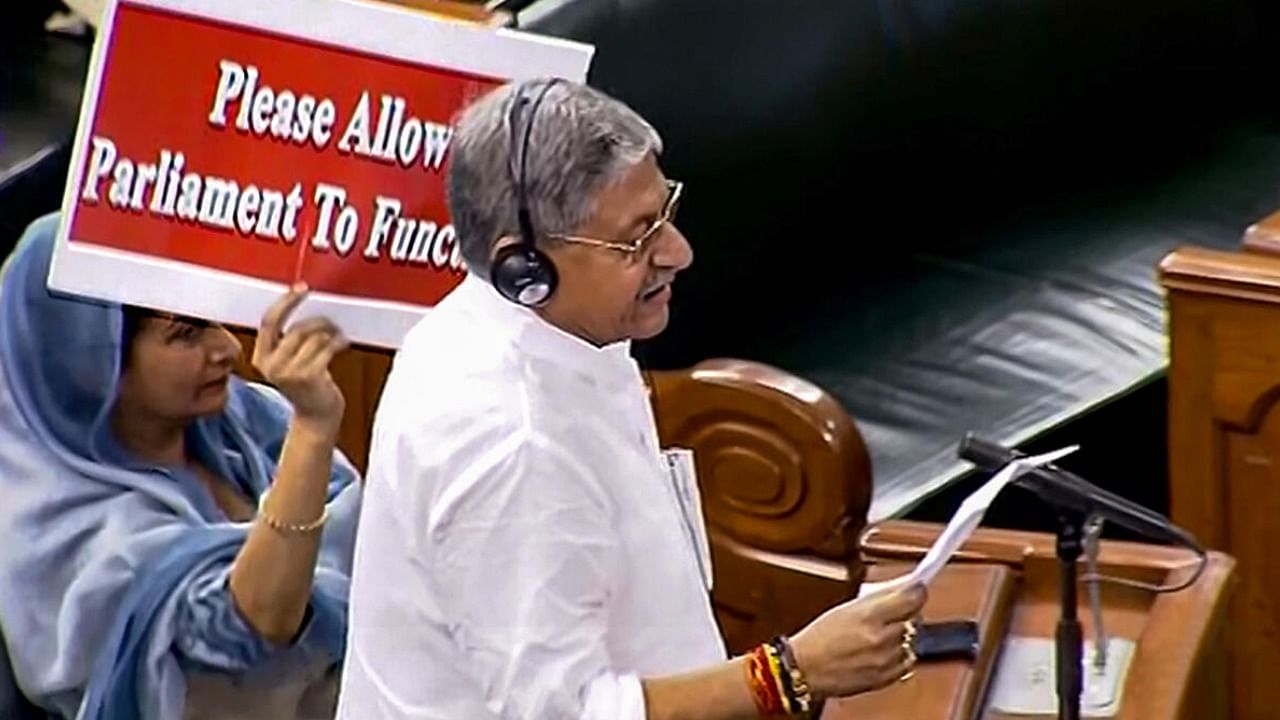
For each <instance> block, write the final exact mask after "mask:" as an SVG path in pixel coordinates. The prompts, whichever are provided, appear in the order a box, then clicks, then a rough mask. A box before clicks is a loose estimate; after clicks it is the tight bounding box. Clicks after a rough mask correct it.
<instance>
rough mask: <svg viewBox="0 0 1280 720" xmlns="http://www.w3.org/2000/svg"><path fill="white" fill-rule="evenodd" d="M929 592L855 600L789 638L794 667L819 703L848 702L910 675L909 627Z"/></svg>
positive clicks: (902, 590)
mask: <svg viewBox="0 0 1280 720" xmlns="http://www.w3.org/2000/svg"><path fill="white" fill-rule="evenodd" d="M926 597H927V593H926V592H925V589H924V587H923V586H920V585H913V586H910V587H906V588H900V589H896V590H887V591H885V592H880V593H876V594H875V595H871V596H869V597H865V598H860V599H857V600H851V601H849V602H847V603H845V604H843V605H837V606H836V607H834V608H832V609H830V610H828V611H827V612H826V613H823V615H822V616H821V617H819V618H818V619H817V620H814V621H813V622H812V623H810V624H809V626H808V627H806V628H805V629H804V630H802V631H800V633H799V634H797V635H796V636H795V637H794V638H792V639H791V647H792V650H793V651H794V652H795V657H796V665H798V666H799V669H800V671H801V672H803V673H804V675H805V679H806V680H807V681H808V683H809V687H810V689H811V690H812V691H813V693H814V695H815V696H816V697H818V698H830V697H846V696H849V695H855V694H857V693H860V692H865V691H867V690H875V689H877V688H881V687H884V686H886V685H889V684H890V683H893V682H894V681H896V680H898V679H899V678H901V677H902V676H903V675H904V674H906V673H907V672H909V671H910V670H911V666H912V663H913V662H914V658H913V657H911V656H910V654H909V653H907V652H906V651H905V650H904V649H903V640H904V637H905V635H906V622H907V621H908V620H910V619H912V618H914V617H916V616H917V615H918V614H919V612H920V609H921V608H922V607H924V602H925V598H926Z"/></svg>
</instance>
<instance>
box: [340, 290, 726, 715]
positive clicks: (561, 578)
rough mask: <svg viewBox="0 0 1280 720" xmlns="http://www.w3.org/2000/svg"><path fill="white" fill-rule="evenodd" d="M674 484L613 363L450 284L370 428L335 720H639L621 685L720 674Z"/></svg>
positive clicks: (635, 389)
mask: <svg viewBox="0 0 1280 720" xmlns="http://www.w3.org/2000/svg"><path fill="white" fill-rule="evenodd" d="M673 477H674V476H673V474H672V473H670V472H669V471H668V465H667V463H666V461H665V460H664V458H663V455H662V453H661V452H660V450H659V448H658V438H657V433H656V431H655V428H654V423H653V416H652V414H651V411H650V409H649V404H648V400H647V394H646V391H645V388H644V385H643V382H642V379H641V376H640V373H639V370H638V368H637V367H636V365H635V362H634V361H633V360H632V359H631V358H630V356H629V347H628V346H627V344H625V343H620V344H617V345H613V346H610V347H607V348H604V349H597V348H595V347H594V346H591V345H589V344H587V343H585V342H583V341H581V340H579V339H578V338H576V337H573V336H571V335H569V334H567V333H564V332H562V331H560V330H558V329H556V328H555V327H553V326H551V325H549V324H547V323H545V322H543V321H542V320H541V319H540V318H538V317H537V316H536V315H535V314H534V313H532V312H530V311H528V310H525V309H523V308H520V307H517V306H515V305H513V304H511V303H509V302H507V301H506V300H504V299H503V298H501V297H500V296H499V295H498V294H497V293H496V291H494V290H493V288H492V287H490V286H489V285H488V284H487V283H485V282H484V281H482V280H479V279H477V278H474V277H468V278H467V279H466V280H465V281H464V282H463V283H462V285H461V286H460V287H459V288H458V289H457V290H455V291H454V292H453V293H452V294H451V295H450V296H449V297H448V298H446V299H445V300H444V301H443V302H442V303H440V305H439V306H437V307H436V308H435V309H434V310H433V311H431V312H430V313H429V314H428V315H427V316H426V317H425V318H424V319H423V320H422V321H421V322H420V323H419V324H418V325H417V326H416V327H415V328H414V329H413V331H411V332H410V334H409V335H408V337H407V338H406V340H405V343H404V345H403V347H402V348H401V350H400V353H399V354H398V355H397V357H396V361H395V366H394V368H393V370H392V372H391V376H390V379H389V380H388V382H387V386H386V390H385V391H384V393H383V399H382V402H381V405H380V407H379V409H378V415H377V419H376V421H375V424H374V438H373V448H372V451H371V456H370V468H369V474H368V480H367V484H366V487H365V496H364V506H363V510H362V515H361V519H360V533H359V538H358V540H357V543H356V554H355V572H354V578H353V585H352V594H351V625H350V627H351V630H350V642H349V647H348V651H347V661H346V666H345V668H344V675H343V682H342V695H341V700H340V704H339V713H338V714H339V717H340V718H344V719H346V720H374V719H383V718H432V719H436V718H438V719H440V720H444V719H445V718H448V719H449V720H457V719H460V718H466V719H467V720H486V719H489V718H504V719H513V718H521V719H528V720H557V719H559V718H572V719H574V720H578V719H582V720H587V719H591V720H597V719H598V720H643V718H644V717H645V710H644V699H643V695H642V693H641V689H640V682H639V679H640V678H642V677H651V676H661V675H667V674H672V673H679V672H684V671H688V670H693V669H697V668H702V667H706V666H708V665H711V664H713V663H716V662H721V661H723V660H724V659H725V649H724V644H723V641H722V639H721V638H720V634H719V631H718V629H717V627H716V624H715V620H714V616H713V614H712V610H711V605H710V601H709V598H708V593H707V587H706V585H705V584H704V582H705V579H704V574H705V573H708V572H709V568H708V567H705V565H706V560H705V557H706V547H705V542H706V540H705V532H704V528H702V527H701V526H700V525H699V523H700V522H701V521H700V518H699V513H698V512H697V511H696V504H697V495H696V487H691V486H690V483H691V481H690V482H689V483H684V484H683V485H682V483H681V482H680V481H679V480H676V479H673ZM691 500H692V502H690V501H691ZM691 504H692V505H694V506H695V509H694V510H693V511H691V510H690V507H689V506H690V505H691ZM691 529H694V531H691Z"/></svg>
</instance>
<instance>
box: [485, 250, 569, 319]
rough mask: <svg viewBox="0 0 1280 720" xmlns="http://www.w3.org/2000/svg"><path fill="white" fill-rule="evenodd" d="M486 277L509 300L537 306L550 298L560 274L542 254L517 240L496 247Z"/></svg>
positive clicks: (518, 303)
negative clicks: (516, 241)
mask: <svg viewBox="0 0 1280 720" xmlns="http://www.w3.org/2000/svg"><path fill="white" fill-rule="evenodd" d="M489 280H490V282H492V283H493V287H494V288H496V289H497V291H498V292H499V293H500V294H501V295H502V296H503V297H505V298H506V299H508V300H510V301H511V302H513V303H516V304H517V305H523V306H525V307H538V306H540V305H543V304H545V303H546V302H547V301H548V300H550V299H551V295H552V294H553V293H554V292H555V291H556V284H557V283H558V282H559V280H560V276H559V274H558V273H557V272H556V266H555V264H554V263H552V262H551V258H549V257H547V254H546V253H544V252H542V251H541V250H539V249H537V248H536V247H529V246H528V245H525V244H523V243H517V244H513V245H508V246H506V247H504V248H502V249H500V250H498V253H497V255H496V256H494V258H493V265H492V266H491V267H490V269H489Z"/></svg>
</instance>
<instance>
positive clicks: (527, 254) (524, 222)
mask: <svg viewBox="0 0 1280 720" xmlns="http://www.w3.org/2000/svg"><path fill="white" fill-rule="evenodd" d="M560 82H562V81H561V80H560V79H558V78H555V79H551V80H548V81H546V82H545V84H543V86H542V89H541V90H539V91H538V94H537V96H536V97H535V98H534V99H533V100H532V102H530V99H529V97H528V95H527V94H526V92H525V91H526V89H527V84H526V83H521V84H520V85H519V86H518V87H517V88H516V89H515V96H514V97H513V98H512V99H511V111H510V113H509V114H508V115H507V126H508V128H509V130H510V132H511V137H510V159H509V160H508V163H507V165H508V168H509V170H510V172H511V183H512V185H514V186H515V192H516V222H517V223H518V225H519V228H520V238H519V240H520V241H519V242H517V243H512V244H510V245H507V246H506V247H504V248H502V249H500V250H498V252H497V254H496V255H495V256H494V258H493V263H492V265H491V266H490V267H489V281H490V282H491V283H492V284H493V287H494V288H496V289H497V290H498V292H499V293H501V294H502V296H503V297H505V298H506V299H508V300H510V301H511V302H513V303H516V304H518V305H523V306H525V307H538V306H540V305H543V304H544V303H546V302H547V301H548V300H550V299H551V295H552V294H553V293H554V292H555V291H556V285H557V283H558V282H559V279H560V276H559V273H557V272H556V266H555V263H553V262H551V258H550V257H548V256H547V254H546V253H544V252H542V251H541V250H539V249H538V247H537V245H536V241H537V234H536V232H535V231H534V227H533V215H532V213H531V212H530V211H529V190H528V187H526V185H525V160H526V158H527V156H528V155H529V138H530V136H532V135H533V121H534V119H535V118H537V116H538V107H539V106H541V105H542V101H543V99H545V98H546V97H547V93H548V92H549V91H550V90H551V88H553V87H555V86H556V85H557V84H559V83H560ZM525 106H528V108H529V109H528V111H527V112H525V111H524V110H525ZM522 120H523V122H521V121H522ZM522 126H523V127H522ZM522 130H523V132H522ZM517 141H519V142H518V144H519V147H520V153H519V155H518V156H517V155H516V147H517Z"/></svg>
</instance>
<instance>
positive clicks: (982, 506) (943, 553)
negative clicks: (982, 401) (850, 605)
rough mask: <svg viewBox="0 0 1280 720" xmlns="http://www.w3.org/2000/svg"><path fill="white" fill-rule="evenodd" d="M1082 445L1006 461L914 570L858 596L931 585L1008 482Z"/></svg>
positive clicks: (868, 585) (870, 585)
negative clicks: (908, 586)
mask: <svg viewBox="0 0 1280 720" xmlns="http://www.w3.org/2000/svg"><path fill="white" fill-rule="evenodd" d="M1079 448H1080V446H1079V445H1072V446H1071V447H1065V448H1062V449H1061V450H1054V451H1053V452H1048V453H1044V454H1043V455H1032V456H1030V457H1025V458H1019V459H1017V460H1014V461H1013V462H1011V463H1009V464H1008V465H1005V466H1004V467H1003V468H1001V470H1000V472H998V473H996V474H995V475H993V476H992V477H991V479H990V480H988V481H987V482H986V483H984V484H983V485H982V487H980V488H978V489H977V490H975V491H974V492H973V494H972V495H970V496H969V497H967V498H965V500H964V502H963V503H961V504H960V509H959V510H957V511H956V514H955V515H954V516H952V518H951V522H949V523H947V527H946V529H945V530H943V531H942V534H941V535H939V536H938V539H937V540H935V541H934V542H933V546H932V547H930V548H929V551H928V552H927V553H925V556H924V557H923V558H921V560H920V562H919V564H917V565H916V566H915V568H913V569H912V570H911V572H909V573H907V574H905V575H899V576H898V577H896V578H893V579H891V580H884V581H881V582H873V583H863V584H862V589H861V590H860V591H859V592H858V597H866V596H867V595H871V594H872V593H877V592H880V591H882V590H891V589H893V588H899V587H903V586H906V585H913V584H915V583H921V584H924V585H928V584H929V583H930V582H932V581H933V578H934V577H936V576H937V575H938V573H939V572H941V571H942V568H943V567H945V566H946V564H947V561H949V560H950V559H951V556H952V555H954V554H955V552H956V550H959V549H960V546H961V545H964V543H965V541H967V540H968V539H969V537H970V536H971V535H973V531H974V530H977V529H978V525H980V524H981V523H982V517H983V516H984V515H986V514H987V508H989V507H991V503H992V501H993V500H995V499H996V495H999V494H1000V491H1001V490H1003V489H1004V488H1005V486H1006V485H1008V484H1009V483H1011V482H1013V481H1014V480H1017V479H1018V478H1019V477H1021V476H1022V475H1025V474H1027V472H1029V471H1031V470H1034V469H1035V468H1037V467H1039V466H1041V465H1046V464H1048V463H1051V462H1053V461H1055V460H1058V459H1059V458H1063V457H1066V456H1067V455H1070V454H1071V453H1073V452H1075V451H1076V450H1078V449H1079Z"/></svg>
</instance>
